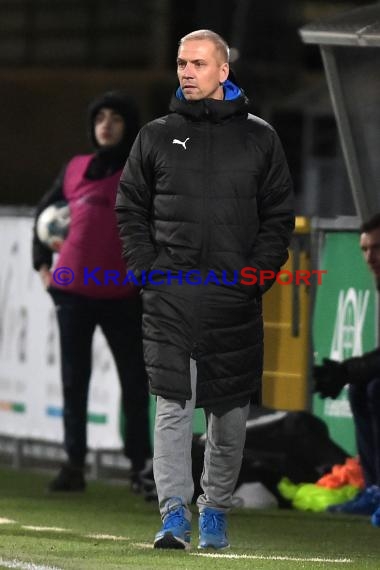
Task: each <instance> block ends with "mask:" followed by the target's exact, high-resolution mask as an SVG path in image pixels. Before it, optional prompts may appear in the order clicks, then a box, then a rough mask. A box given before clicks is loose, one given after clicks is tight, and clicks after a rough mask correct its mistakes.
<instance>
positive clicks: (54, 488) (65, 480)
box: [48, 464, 86, 493]
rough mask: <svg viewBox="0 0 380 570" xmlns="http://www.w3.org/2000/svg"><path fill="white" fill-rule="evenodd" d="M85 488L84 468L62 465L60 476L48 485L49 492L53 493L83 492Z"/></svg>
mask: <svg viewBox="0 0 380 570" xmlns="http://www.w3.org/2000/svg"><path fill="white" fill-rule="evenodd" d="M85 488H86V481H85V479H84V473H83V468H81V467H73V466H72V465H70V464H66V465H62V467H61V469H60V471H59V473H58V475H57V476H56V477H55V478H54V479H53V480H52V481H50V483H49V485H48V490H49V491H51V492H53V493H55V492H60V491H66V492H83V491H84V490H85Z"/></svg>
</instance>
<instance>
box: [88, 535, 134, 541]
mask: <svg viewBox="0 0 380 570" xmlns="http://www.w3.org/2000/svg"><path fill="white" fill-rule="evenodd" d="M84 536H85V538H99V539H100V540H129V538H128V537H127V536H114V535H112V534H85V535H84Z"/></svg>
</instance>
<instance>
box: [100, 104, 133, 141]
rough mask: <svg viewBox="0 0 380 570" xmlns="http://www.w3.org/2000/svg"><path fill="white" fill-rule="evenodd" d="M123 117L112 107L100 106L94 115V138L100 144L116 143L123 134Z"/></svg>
mask: <svg viewBox="0 0 380 570" xmlns="http://www.w3.org/2000/svg"><path fill="white" fill-rule="evenodd" d="M124 128H125V125H124V119H123V117H122V116H121V115H119V113H117V112H116V111H114V110H113V109H108V108H106V107H102V108H101V109H99V111H98V112H97V113H96V115H95V120H94V130H95V138H96V140H97V142H98V144H99V145H100V146H113V145H116V144H118V143H119V142H120V141H121V139H122V138H123V134H124Z"/></svg>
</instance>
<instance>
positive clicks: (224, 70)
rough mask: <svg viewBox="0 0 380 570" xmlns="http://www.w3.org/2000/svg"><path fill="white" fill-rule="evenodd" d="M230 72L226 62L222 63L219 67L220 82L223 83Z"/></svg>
mask: <svg viewBox="0 0 380 570" xmlns="http://www.w3.org/2000/svg"><path fill="white" fill-rule="evenodd" d="M229 72H230V66H229V65H228V63H227V62H225V63H223V64H222V65H221V67H220V83H224V82H225V81H226V79H227V77H228V74H229Z"/></svg>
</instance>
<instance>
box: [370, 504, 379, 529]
mask: <svg viewBox="0 0 380 570" xmlns="http://www.w3.org/2000/svg"><path fill="white" fill-rule="evenodd" d="M371 523H372V524H373V526H380V506H379V507H378V508H377V509H376V511H375V512H374V513H373V515H372V517H371Z"/></svg>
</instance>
